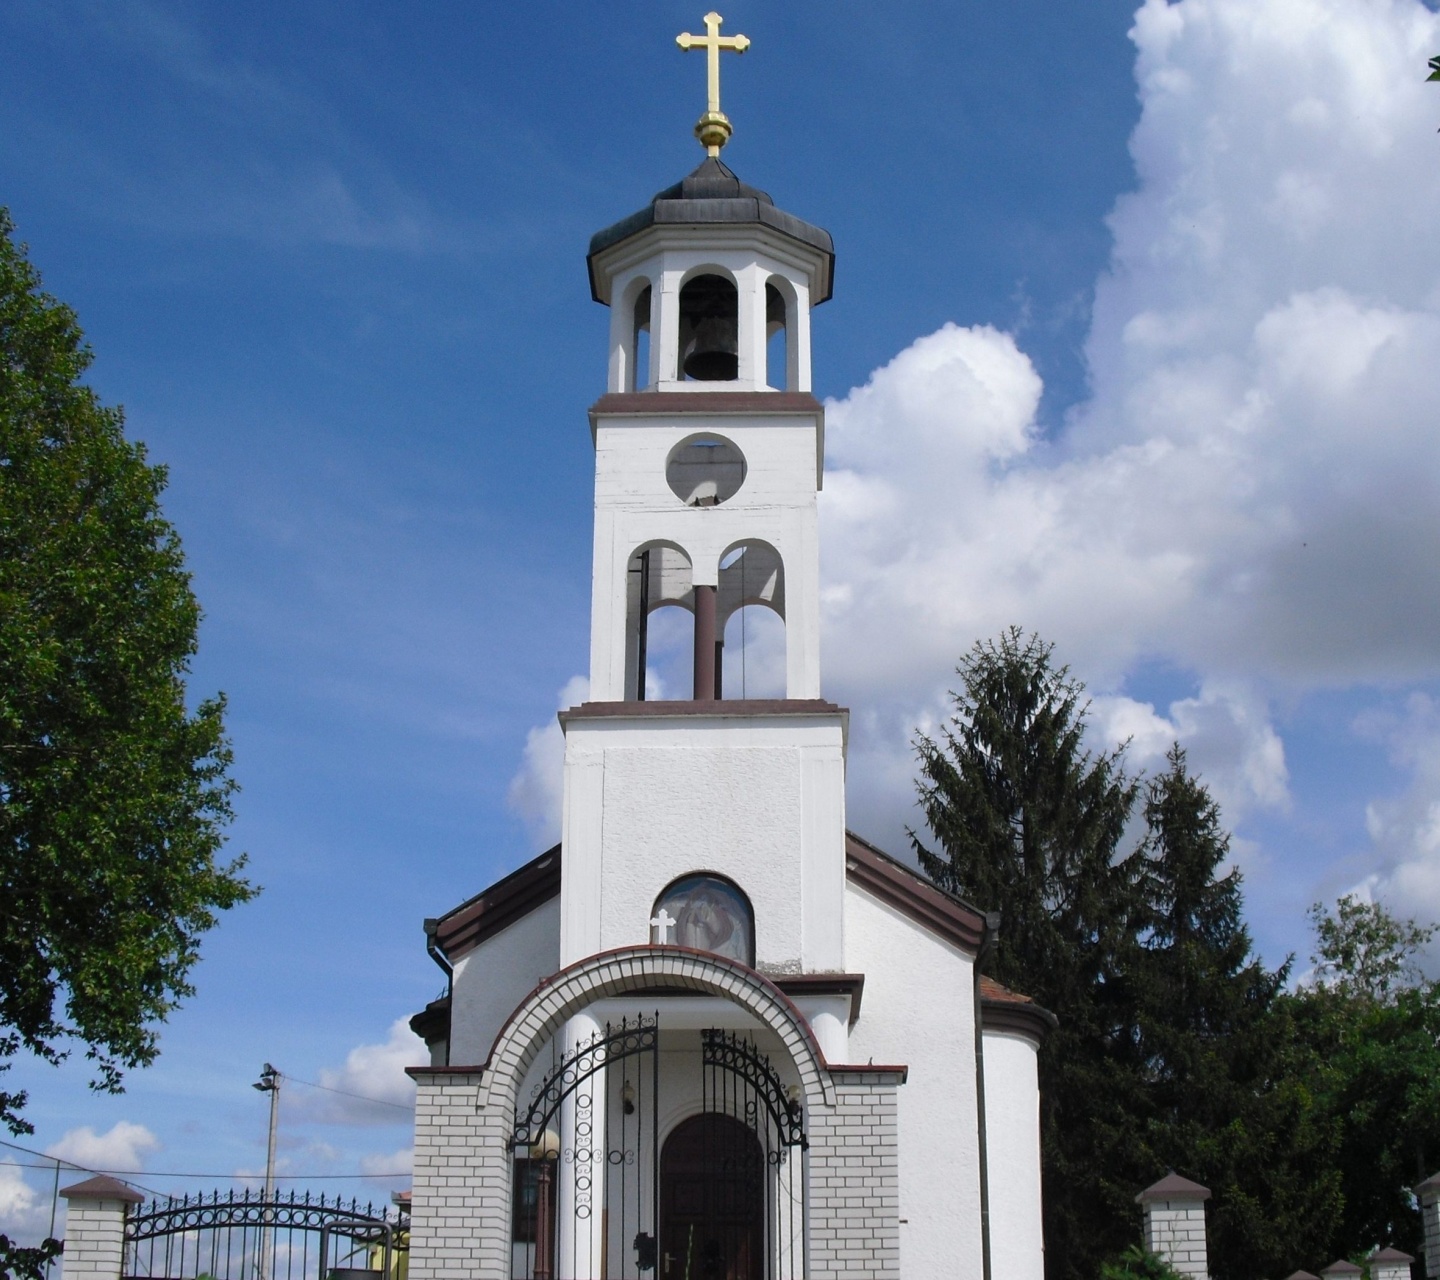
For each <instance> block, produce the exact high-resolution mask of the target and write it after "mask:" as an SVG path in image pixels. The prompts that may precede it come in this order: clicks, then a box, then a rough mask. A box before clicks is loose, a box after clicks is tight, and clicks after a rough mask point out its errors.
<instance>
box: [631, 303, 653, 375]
mask: <svg viewBox="0 0 1440 1280" xmlns="http://www.w3.org/2000/svg"><path fill="white" fill-rule="evenodd" d="M652 296H653V293H652V291H651V288H650V286H649V285H648V284H647V285H646V286H645V287H644V288H643V289H642V290H641V291H640V296H639V297H637V298H636V299H635V316H634V325H633V330H632V337H631V341H630V351H631V353H632V357H633V358H632V359H631V361H630V390H631V391H643V390H644V389H645V388H646V387H648V386H649V385H650V299H651V297H652Z"/></svg>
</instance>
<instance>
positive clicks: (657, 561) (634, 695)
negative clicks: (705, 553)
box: [625, 542, 695, 702]
mask: <svg viewBox="0 0 1440 1280" xmlns="http://www.w3.org/2000/svg"><path fill="white" fill-rule="evenodd" d="M626 578H627V584H626V585H627V592H626V595H627V602H626V611H625V697H626V699H627V700H629V701H634V702H644V701H646V700H649V699H660V698H666V697H670V698H683V697H685V696H686V692H685V689H686V686H687V684H688V683H689V680H688V675H689V665H690V651H691V647H692V643H693V641H692V637H693V632H694V625H693V623H692V621H691V618H690V614H691V612H692V611H693V609H694V597H695V593H694V590H693V587H692V585H691V565H690V557H689V556H688V555H686V554H685V552H684V551H683V550H682V549H681V548H679V547H677V546H675V545H674V544H673V543H665V542H653V543H646V544H645V545H644V546H642V547H639V548H637V549H636V550H635V552H634V553H633V554H632V555H631V556H630V564H629V572H628V573H627V575H626Z"/></svg>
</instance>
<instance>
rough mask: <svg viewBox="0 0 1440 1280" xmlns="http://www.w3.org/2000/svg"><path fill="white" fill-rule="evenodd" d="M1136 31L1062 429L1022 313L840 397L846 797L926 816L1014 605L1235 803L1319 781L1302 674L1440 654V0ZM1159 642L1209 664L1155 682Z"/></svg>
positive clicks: (1419, 777) (547, 750)
mask: <svg viewBox="0 0 1440 1280" xmlns="http://www.w3.org/2000/svg"><path fill="white" fill-rule="evenodd" d="M1130 34H1131V39H1132V41H1133V42H1134V45H1135V49H1136V80H1137V87H1138V93H1139V98H1140V104H1141V113H1140V118H1139V122H1138V125H1137V127H1136V129H1135V131H1134V134H1133V136H1132V138H1131V152H1132V156H1133V158H1134V163H1135V171H1136V186H1135V189H1134V190H1133V191H1132V192H1130V193H1128V194H1126V195H1124V196H1122V197H1121V198H1120V199H1119V200H1118V201H1117V203H1116V205H1115V207H1114V210H1113V212H1112V214H1111V216H1110V219H1109V225H1110V229H1111V232H1112V235H1113V249H1112V254H1111V260H1110V263H1109V265H1108V267H1107V269H1106V270H1105V271H1104V273H1103V274H1102V276H1101V278H1100V279H1099V280H1098V281H1097V283H1096V289H1095V295H1094V307H1093V313H1092V322H1091V329H1090V333H1089V336H1088V340H1087V345H1086V357H1087V362H1088V367H1089V372H1090V394H1089V396H1088V398H1087V399H1086V400H1085V401H1084V402H1083V403H1081V404H1078V405H1076V406H1074V407H1073V408H1072V409H1071V411H1070V412H1069V413H1068V414H1067V416H1066V418H1065V420H1064V422H1063V423H1062V424H1061V425H1060V426H1059V428H1058V429H1052V430H1049V431H1047V430H1044V429H1042V426H1041V424H1040V423H1039V422H1038V420H1037V412H1038V409H1039V405H1040V401H1041V391H1042V385H1041V380H1040V377H1039V376H1038V374H1037V372H1036V370H1035V367H1034V365H1033V364H1032V362H1031V360H1030V358H1029V357H1028V356H1027V355H1026V353H1025V352H1024V350H1023V349H1022V348H1021V347H1020V345H1019V344H1018V343H1017V341H1016V338H1015V337H1014V336H1013V335H1011V334H1008V333H1004V332H1001V331H999V330H997V329H995V328H992V327H989V326H983V325H981V326H974V327H970V328H964V327H960V326H958V325H955V324H947V325H945V326H943V327H942V328H940V329H939V330H937V331H936V332H934V333H931V334H928V335H925V336H922V337H919V338H917V339H916V341H915V342H914V343H912V344H911V345H910V346H909V347H908V348H906V349H905V350H904V351H902V352H900V353H899V354H898V355H897V356H896V357H895V358H894V359H893V360H891V361H890V362H889V363H888V364H886V365H885V366H884V367H882V368H880V369H877V370H876V371H875V372H874V373H873V375H872V376H871V377H870V378H869V380H868V381H867V382H866V383H865V385H864V386H861V387H858V388H856V389H854V390H852V391H851V392H850V393H849V394H848V395H846V396H844V397H843V398H840V399H837V400H833V401H831V402H830V403H829V404H828V405H827V451H828V458H827V464H828V468H829V469H828V470H827V473H826V477H825V487H824V492H823V494H822V496H821V522H822V528H821V535H822V546H823V548H824V554H823V557H822V573H823V581H822V610H823V628H824V630H823V635H824V661H825V669H826V691H827V693H828V694H829V695H830V696H833V697H837V698H839V699H840V700H842V701H844V702H846V703H848V704H849V705H850V706H851V707H852V708H853V710H854V719H853V721H852V736H851V759H850V764H851V767H850V771H849V781H848V788H849V803H850V808H851V813H850V816H851V820H852V822H853V824H854V825H856V826H858V827H859V828H860V829H862V830H866V831H867V832H869V833H871V834H874V835H876V836H878V837H879V838H881V840H882V842H883V843H888V844H890V845H891V846H892V847H896V846H899V847H897V851H901V848H900V847H903V845H904V843H905V841H904V838H903V834H902V833H903V827H904V825H905V824H906V823H907V822H914V821H915V820H916V817H917V814H916V810H915V808H914V806H913V789H912V782H911V779H912V777H913V758H912V752H911V742H912V739H913V735H914V733H915V730H916V728H917V726H918V727H919V728H920V729H922V730H930V729H933V727H934V726H935V725H936V724H938V723H939V721H940V720H941V719H942V718H943V717H944V716H945V715H946V713H947V710H948V699H947V696H946V690H947V687H948V686H949V685H950V684H951V683H953V668H954V665H955V662H956V659H957V658H958V657H959V655H960V654H961V653H963V652H964V651H965V650H966V649H967V648H968V647H969V645H970V644H971V643H972V642H973V641H974V640H975V639H976V638H978V637H986V636H993V635H995V634H997V633H998V632H999V631H1000V630H1001V629H1002V628H1003V627H1006V626H1008V625H1012V624H1019V625H1021V626H1023V627H1025V628H1027V629H1034V630H1036V631H1038V632H1039V633H1040V634H1041V635H1043V636H1045V637H1046V638H1048V639H1050V640H1052V641H1054V642H1056V644H1057V646H1058V648H1059V652H1060V654H1061V655H1062V656H1063V658H1064V659H1065V660H1066V661H1067V662H1069V663H1070V664H1072V666H1073V668H1074V669H1075V672H1076V673H1077V675H1079V676H1080V677H1081V678H1083V679H1084V680H1085V681H1086V682H1087V683H1088V685H1089V686H1090V688H1091V690H1092V693H1093V694H1094V695H1095V699H1096V700H1095V703H1094V705H1093V707H1092V714H1093V716H1094V722H1095V727H1096V730H1097V734H1100V735H1105V736H1108V737H1109V738H1110V739H1111V740H1112V741H1114V740H1117V739H1118V738H1123V737H1129V738H1132V739H1133V745H1132V757H1133V761H1134V763H1136V764H1140V765H1143V764H1157V763H1159V761H1160V759H1161V758H1162V757H1163V753H1164V750H1165V749H1166V748H1167V747H1168V746H1169V744H1170V742H1171V741H1174V740H1177V739H1178V740H1179V741H1180V742H1181V743H1182V745H1184V746H1185V747H1186V748H1187V751H1188V752H1189V754H1190V760H1191V763H1192V765H1193V766H1194V767H1195V768H1196V769H1197V770H1198V771H1199V772H1200V773H1201V774H1202V775H1203V776H1204V777H1205V778H1206V780H1207V781H1208V782H1209V783H1210V785H1211V786H1212V789H1213V791H1214V793H1215V794H1216V796H1217V798H1218V799H1220V800H1221V802H1222V805H1223V807H1224V809H1225V811H1226V815H1227V818H1228V819H1229V820H1230V821H1235V820H1236V819H1238V818H1243V817H1244V816H1245V815H1246V814H1248V813H1254V812H1256V811H1262V810H1266V811H1271V812H1278V813H1283V812H1284V811H1285V810H1286V808H1287V806H1288V805H1289V803H1290V790H1289V788H1290V780H1289V770H1288V766H1287V760H1286V750H1285V744H1284V742H1283V740H1282V738H1281V735H1280V733H1279V731H1278V730H1277V728H1276V726H1275V720H1274V715H1273V709H1274V708H1275V707H1276V706H1277V705H1279V704H1280V700H1281V699H1285V700H1288V701H1289V702H1290V703H1293V702H1294V700H1296V699H1303V698H1304V697H1305V696H1307V695H1309V694H1312V693H1314V692H1316V691H1318V690H1327V689H1336V688H1354V687H1366V688H1378V687H1380V686H1382V685H1385V686H1394V685H1395V684H1397V683H1399V684H1404V683H1406V682H1419V681H1424V680H1432V679H1435V678H1437V677H1440V521H1437V520H1436V519H1435V516H1434V513H1435V512H1436V511H1437V510H1440V432H1437V431H1436V430H1435V402H1436V390H1437V386H1436V370H1440V238H1437V237H1436V236H1435V234H1434V210H1435V209H1436V208H1440V162H1437V160H1440V153H1437V143H1436V137H1435V127H1436V123H1437V118H1440V98H1437V96H1436V94H1435V93H1434V92H1433V89H1434V86H1426V85H1425V84H1424V83H1423V71H1424V66H1425V62H1426V59H1427V58H1428V57H1429V56H1430V55H1431V54H1433V52H1434V51H1435V49H1436V48H1440V15H1437V14H1435V13H1434V12H1432V11H1431V10H1430V9H1428V8H1427V7H1426V6H1425V5H1424V4H1423V3H1421V2H1420V0H1144V3H1143V4H1141V6H1140V8H1139V9H1138V11H1137V13H1136V17H1135V21H1134V25H1133V28H1132V30H1131V33H1130ZM877 655H882V656H877ZM1147 664H1151V665H1158V666H1160V667H1163V668H1165V669H1167V670H1171V671H1174V672H1177V673H1180V675H1179V678H1180V679H1182V680H1188V681H1189V682H1190V688H1191V690H1192V693H1191V696H1188V697H1182V698H1180V699H1179V700H1177V701H1172V702H1170V703H1169V705H1166V706H1164V707H1157V706H1155V705H1153V704H1148V703H1146V702H1144V701H1142V700H1138V699H1136V698H1134V697H1132V696H1129V694H1128V693H1127V680H1128V679H1129V678H1131V677H1133V675H1134V673H1135V672H1136V671H1137V670H1140V669H1142V668H1143V667H1144V666H1145V665H1147ZM1377 696H1378V695H1377ZM1435 741H1436V742H1440V734H1437V736H1436V738H1435ZM1427 750H1428V748H1427ZM1435 754H1436V765H1435V768H1434V771H1433V776H1432V772H1431V767H1430V764H1429V760H1430V757H1429V755H1427V754H1426V753H1425V751H1422V750H1421V749H1420V748H1418V747H1417V748H1415V750H1414V752H1413V753H1412V755H1411V756H1404V755H1403V752H1399V750H1398V748H1397V754H1396V759H1397V760H1398V761H1402V767H1405V768H1408V769H1410V770H1411V772H1412V773H1413V774H1414V777H1415V785H1414V786H1413V787H1412V789H1411V794H1410V796H1409V798H1408V799H1405V800H1393V801H1389V800H1387V801H1377V803H1376V804H1375V806H1373V807H1372V820H1371V833H1372V836H1373V840H1374V848H1373V849H1371V850H1369V851H1368V852H1367V853H1366V857H1368V858H1369V859H1370V860H1371V864H1372V865H1376V864H1382V863H1383V864H1384V865H1385V866H1388V867H1389V868H1390V870H1389V871H1388V872H1387V873H1386V874H1388V875H1389V876H1390V877H1391V878H1392V881H1393V883H1394V884H1395V885H1397V886H1399V885H1400V883H1401V879H1402V878H1405V877H1408V879H1405V880H1404V882H1405V884H1406V885H1409V886H1412V887H1414V888H1415V891H1416V892H1421V891H1422V890H1423V892H1424V893H1426V894H1427V895H1429V897H1428V898H1427V900H1428V901H1434V903H1435V905H1436V906H1437V907H1440V750H1437V751H1436V753H1435ZM559 760H560V735H559V732H558V729H553V728H552V727H551V726H549V725H547V726H544V727H543V728H539V729H536V730H534V731H532V733H531V735H530V739H529V741H528V742H527V745H526V757H525V765H524V768H523V769H522V771H521V774H520V775H519V776H518V777H517V779H516V782H515V783H514V784H513V785H512V793H511V794H512V803H515V804H516V806H517V808H519V809H520V811H521V812H523V813H525V814H526V816H527V817H529V818H531V820H532V821H539V819H538V818H537V817H536V816H535V815H541V814H544V815H549V816H548V818H546V821H547V822H548V823H549V824H550V825H548V826H547V827H546V828H545V830H546V831H547V832H553V831H555V830H557V829H558V812H559V805H558V797H559V782H558V775H559ZM1240 847H1243V842H1240ZM1422 880H1423V881H1424V885H1429V884H1430V883H1431V881H1432V880H1433V882H1434V885H1433V889H1432V888H1428V887H1423V886H1422Z"/></svg>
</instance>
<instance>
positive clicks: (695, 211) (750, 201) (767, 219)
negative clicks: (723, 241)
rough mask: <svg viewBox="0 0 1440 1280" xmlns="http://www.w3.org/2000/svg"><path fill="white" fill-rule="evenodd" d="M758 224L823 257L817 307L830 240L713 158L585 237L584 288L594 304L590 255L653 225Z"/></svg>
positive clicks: (828, 267)
mask: <svg viewBox="0 0 1440 1280" xmlns="http://www.w3.org/2000/svg"><path fill="white" fill-rule="evenodd" d="M746 223H758V224H760V225H762V226H766V227H769V228H771V229H772V230H774V231H778V232H780V233H781V234H782V235H786V236H789V237H790V238H791V239H794V240H798V241H799V242H800V243H801V244H804V245H808V246H809V247H810V248H811V249H812V250H818V251H819V252H820V254H821V255H822V256H823V259H824V270H823V273H822V278H821V279H820V280H819V281H817V282H816V284H817V288H816V290H815V296H814V298H813V300H812V302H813V304H815V305H818V304H819V303H821V302H825V301H827V300H828V299H829V297H830V294H831V289H832V283H833V276H834V271H835V242H834V241H833V240H832V239H831V238H830V233H829V232H828V231H826V230H824V228H822V227H817V226H814V225H813V224H811V223H809V222H806V221H804V220H803V219H801V218H797V217H795V215H794V214H791V213H786V212H785V211H784V210H783V209H777V208H776V207H775V201H774V200H772V199H771V198H770V196H769V195H768V194H767V193H765V192H764V191H761V190H760V189H759V188H757V187H752V186H749V185H748V184H746V183H744V182H741V181H740V179H739V178H737V177H736V176H735V174H734V172H733V171H731V170H730V169H729V168H728V167H727V166H726V165H724V164H722V163H721V162H720V160H719V159H717V158H716V157H715V156H707V157H706V158H705V160H704V161H703V162H702V163H701V164H700V167H699V168H697V169H695V170H694V171H693V172H692V173H689V174H687V175H686V176H685V177H684V178H682V179H681V180H680V181H679V182H677V183H675V185H674V186H670V187H666V188H665V190H663V191H660V192H657V193H656V195H655V197H654V198H653V199H652V200H651V201H650V203H649V204H647V205H646V206H645V207H644V208H643V209H641V210H639V211H638V212H636V213H632V214H631V215H630V216H629V217H628V218H621V219H620V221H619V222H616V223H614V224H613V225H611V226H608V227H606V228H605V229H604V230H603V231H597V232H596V233H595V234H594V235H593V236H591V237H590V253H589V255H588V257H587V259H586V261H587V263H588V264H589V267H590V292H591V295H592V296H593V297H594V298H595V301H597V302H603V301H605V299H604V298H603V297H602V296H601V293H600V290H599V288H598V286H597V281H596V278H595V257H596V255H597V254H600V253H603V252H604V251H605V250H607V249H610V248H613V247H614V246H615V245H617V244H620V243H621V242H623V241H625V240H628V239H630V237H631V236H636V235H639V234H640V233H641V232H642V231H645V230H647V229H648V228H650V227H654V226H692V227H693V226H705V225H728V226H743V225H745V224H746Z"/></svg>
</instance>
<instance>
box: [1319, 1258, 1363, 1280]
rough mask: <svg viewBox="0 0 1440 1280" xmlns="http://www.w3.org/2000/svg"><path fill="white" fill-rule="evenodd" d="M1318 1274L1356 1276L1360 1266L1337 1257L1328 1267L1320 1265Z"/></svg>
mask: <svg viewBox="0 0 1440 1280" xmlns="http://www.w3.org/2000/svg"><path fill="white" fill-rule="evenodd" d="M1320 1274H1321V1275H1322V1276H1358V1275H1359V1274H1360V1268H1359V1267H1357V1266H1356V1265H1355V1264H1354V1263H1353V1262H1350V1261H1348V1260H1346V1259H1345V1258H1339V1259H1337V1260H1336V1261H1334V1262H1332V1263H1331V1264H1330V1265H1329V1266H1328V1267H1321V1268H1320Z"/></svg>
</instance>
